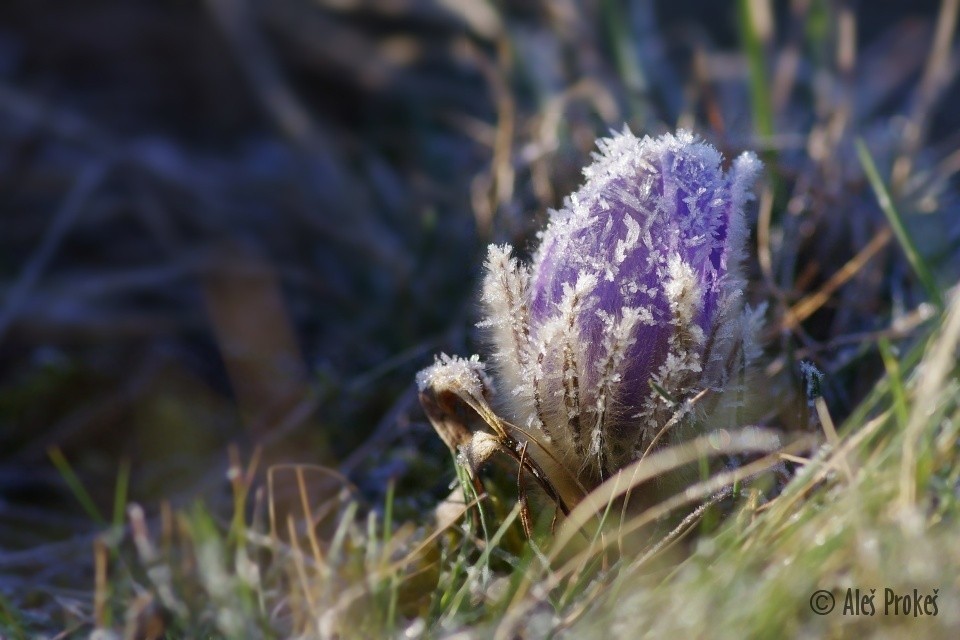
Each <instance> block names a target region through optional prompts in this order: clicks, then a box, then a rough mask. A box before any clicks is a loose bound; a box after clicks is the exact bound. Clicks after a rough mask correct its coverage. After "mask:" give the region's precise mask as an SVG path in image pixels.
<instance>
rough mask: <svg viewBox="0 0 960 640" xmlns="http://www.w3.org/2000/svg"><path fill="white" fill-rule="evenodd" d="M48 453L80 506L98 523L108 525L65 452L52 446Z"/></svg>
mask: <svg viewBox="0 0 960 640" xmlns="http://www.w3.org/2000/svg"><path fill="white" fill-rule="evenodd" d="M47 455H49V456H50V461H51V462H53V466H55V467H56V468H57V471H59V472H60V475H61V476H62V477H63V481H64V482H66V483H67V486H68V487H69V488H70V491H71V493H73V496H74V497H75V498H76V499H77V502H79V503H80V506H81V507H83V510H84V511H86V512H87V515H89V516H90V517H91V518H92V519H93V520H94V522H96V523H97V524H99V525H106V524H107V521H106V520H105V519H104V517H103V515H102V514H101V513H100V510H99V509H98V508H97V503H96V502H94V501H93V498H92V497H91V496H90V494H89V493H88V492H87V490H86V489H85V488H84V486H83V483H82V482H80V478H78V477H77V474H75V473H74V472H73V468H71V467H70V463H69V462H67V458H66V456H64V455H63V452H62V451H60V449H59V447H52V448H51V449H50V450H49V451H48V452H47Z"/></svg>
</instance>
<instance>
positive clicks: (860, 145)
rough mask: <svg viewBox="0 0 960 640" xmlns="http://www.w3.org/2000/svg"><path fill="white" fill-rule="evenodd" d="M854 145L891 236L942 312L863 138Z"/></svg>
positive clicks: (939, 299) (933, 283)
mask: <svg viewBox="0 0 960 640" xmlns="http://www.w3.org/2000/svg"><path fill="white" fill-rule="evenodd" d="M856 145H857V156H859V158H860V164H861V165H862V166H863V171H864V173H866V174H867V180H869V181H870V186H871V187H873V192H874V193H875V194H876V196H877V202H878V203H879V204H880V209H881V210H882V211H883V214H884V215H885V216H886V217H887V222H889V223H890V227H891V228H892V229H893V235H895V236H896V237H897V242H899V243H900V246H901V247H902V248H903V252H904V253H905V254H907V261H909V262H910V266H911V267H913V270H914V272H915V273H916V274H917V278H919V279H920V284H921V285H923V288H924V289H925V290H926V292H927V297H929V298H930V301H931V302H933V303H934V304H935V305H937V308H938V309H939V310H941V311H942V310H943V297H942V296H941V294H940V289H939V288H938V287H937V283H936V281H934V279H933V274H932V273H931V272H930V268H929V267H928V266H927V263H926V262H924V260H923V258H922V257H921V256H920V253H919V252H918V251H917V247H916V245H915V244H914V243H913V239H912V238H911V237H910V234H909V233H907V229H906V227H904V226H903V219H902V218H901V217H900V212H899V211H897V208H896V207H895V206H894V204H893V199H891V198H890V192H889V191H887V186H886V185H885V184H884V183H883V180H882V179H881V178H880V172H878V171H877V165H876V164H875V163H874V161H873V156H871V155H870V150H869V149H867V145H866V144H864V142H863V138H857V140H856Z"/></svg>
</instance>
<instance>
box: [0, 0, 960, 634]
mask: <svg viewBox="0 0 960 640" xmlns="http://www.w3.org/2000/svg"><path fill="white" fill-rule="evenodd" d="M956 21H957V2H955V1H950V0H945V1H943V2H938V1H935V0H929V1H921V2H906V1H904V2H883V3H867V2H860V3H857V2H843V1H839V0H837V1H833V2H828V1H826V0H792V1H790V2H770V1H766V0H739V1H738V2H730V3H720V2H705V1H695V0H674V1H672V2H653V1H648V2H643V1H637V2H624V1H619V0H582V1H576V0H554V1H550V0H540V1H536V0H523V1H520V2H506V1H503V2H485V1H479V0H206V1H200V0H164V1H161V0H137V1H135V2H129V1H121V0H89V1H87V2H83V3H76V2H69V1H66V0H6V1H5V2H3V3H2V5H0V212H2V220H3V232H2V233H0V595H2V600H0V606H2V607H3V608H4V609H10V610H16V611H22V612H24V613H23V615H24V616H25V619H26V620H27V622H28V623H29V624H30V625H35V627H36V628H38V629H45V630H51V629H62V628H65V627H66V628H76V629H86V631H89V626H87V627H84V626H83V625H85V624H86V625H90V624H92V622H91V620H92V616H93V614H92V607H93V604H94V603H93V602H92V598H93V576H94V574H95V573H96V567H95V566H94V562H95V559H96V558H97V557H98V556H96V554H94V552H93V546H94V540H96V539H97V535H98V533H99V532H101V531H102V527H103V524H104V523H109V522H110V521H111V518H110V517H109V515H107V514H110V513H111V512H113V511H114V510H115V503H126V502H127V501H128V500H129V501H135V502H137V503H140V504H143V505H144V508H145V509H146V514H145V515H144V518H145V519H146V520H145V521H146V522H148V523H150V525H151V526H153V525H156V524H157V523H158V522H160V521H161V520H162V514H161V511H162V505H163V504H164V503H165V502H167V503H169V504H171V505H172V507H173V508H174V509H176V508H181V507H185V506H187V505H190V504H191V503H192V501H193V500H194V499H196V498H198V497H202V498H203V499H204V500H205V501H206V503H207V504H209V505H210V507H211V510H212V512H213V513H215V514H219V516H220V517H222V518H229V517H230V516H229V514H230V511H229V509H230V507H232V506H235V503H234V499H235V497H236V490H237V489H236V486H232V487H231V484H230V482H228V480H227V479H226V471H227V469H228V467H229V466H230V464H231V463H230V461H229V459H228V445H231V444H235V445H236V446H237V448H238V450H239V451H240V452H241V453H240V454H239V456H238V458H242V459H244V460H249V459H250V457H251V456H254V452H255V451H259V452H260V453H258V454H256V455H260V456H261V458H260V467H259V468H260V469H263V468H266V467H268V466H269V465H272V464H280V463H309V464H320V465H324V467H326V468H327V469H332V470H337V471H338V472H339V473H342V474H343V475H344V476H345V477H346V478H347V479H349V481H350V482H351V483H352V485H353V486H354V491H355V494H356V497H357V498H358V499H360V500H361V501H362V502H363V503H364V504H367V505H383V504H384V501H385V500H386V496H387V494H388V492H392V493H391V498H390V500H389V501H388V503H389V504H391V505H392V507H391V508H392V509H395V513H393V514H392V517H393V518H395V519H396V520H397V521H398V522H399V521H423V520H425V519H426V518H427V515H428V514H429V513H430V511H431V510H432V508H433V506H434V505H435V504H436V503H437V502H438V501H439V500H440V499H442V498H443V497H444V496H446V494H447V493H448V492H449V484H450V482H451V481H452V480H453V478H454V472H453V468H452V465H451V464H450V461H449V457H448V455H447V453H446V451H445V449H444V447H443V445H442V443H441V442H440V441H439V440H438V439H437V438H436V437H435V436H434V434H433V432H432V429H431V428H430V426H429V425H428V424H427V423H426V422H425V419H424V418H423V415H422V413H421V412H420V411H419V409H418V407H417V403H416V394H415V390H414V388H413V384H412V380H413V374H414V372H415V371H416V370H418V369H419V368H421V367H422V366H424V365H425V364H426V363H428V362H430V360H431V358H432V354H433V353H434V352H437V351H440V350H445V351H447V352H454V353H463V354H467V353H473V352H476V351H478V350H479V345H478V343H477V341H476V335H475V334H474V332H473V330H472V329H471V327H472V324H473V322H474V321H475V320H476V306H475V305H476V303H475V292H476V277H477V274H478V270H479V262H480V257H481V256H482V251H483V250H484V247H485V246H486V244H487V243H488V242H492V241H504V240H506V241H510V242H512V243H513V244H514V245H515V246H517V247H518V248H520V249H521V250H522V251H529V250H531V249H532V248H533V247H535V246H536V245H535V243H536V238H535V233H536V230H537V229H538V228H539V227H540V226H541V225H542V224H543V222H544V220H545V219H546V211H547V209H548V208H550V207H556V206H559V205H560V204H561V201H562V197H563V196H564V195H566V194H567V193H569V192H570V191H572V190H573V188H574V187H575V186H576V185H577V184H578V182H579V171H580V168H581V167H582V166H584V165H585V164H586V163H587V162H588V159H589V153H590V152H591V151H592V150H593V145H594V140H595V138H596V137H597V136H598V135H603V134H605V133H606V132H607V131H608V130H609V129H610V128H620V127H621V126H622V125H623V124H624V123H627V124H629V126H630V127H631V128H632V129H633V131H635V132H637V133H651V134H657V133H660V132H663V131H669V130H673V129H674V128H675V127H677V126H682V127H686V128H690V129H692V130H694V131H695V132H697V133H698V134H700V135H702V136H704V137H705V138H706V139H708V140H709V141H711V142H712V143H713V144H715V145H717V146H718V148H720V149H721V150H722V151H723V152H724V154H725V156H726V157H728V158H729V157H733V156H735V155H736V154H737V153H739V152H740V151H741V150H744V149H755V150H757V151H759V152H761V154H762V156H763V158H764V160H765V162H766V163H767V175H766V178H765V179H764V182H763V185H762V186H761V187H760V188H759V192H760V193H759V206H758V207H757V212H756V217H755V219H754V220H753V221H752V224H753V228H754V234H753V236H752V238H753V240H754V241H755V243H754V246H753V248H752V250H751V253H752V255H751V260H750V263H749V269H750V272H751V288H750V291H749V296H750V298H751V300H752V301H753V302H760V301H768V302H770V303H771V310H770V315H769V320H770V322H769V325H770V330H769V333H768V335H767V336H766V338H767V359H766V361H765V363H764V366H765V369H766V370H765V374H766V376H767V378H768V380H769V385H768V386H769V389H767V390H766V392H765V395H760V396H758V397H757V398H756V399H755V400H754V401H755V402H758V403H764V405H763V406H764V407H769V410H768V411H767V415H766V416H765V419H764V421H763V424H764V425H766V426H771V427H776V428H781V429H785V430H804V429H807V428H808V424H809V411H808V408H807V407H806V403H805V399H804V396H803V391H802V386H803V381H802V380H801V376H800V373H799V366H798V363H799V361H800V360H803V359H806V360H811V361H814V362H816V364H817V366H818V367H819V368H820V369H821V370H822V371H824V372H825V373H826V377H825V382H824V396H825V398H826V400H827V404H828V405H829V409H830V411H831V413H832V415H833V416H834V418H835V419H836V420H837V421H838V422H839V421H842V420H843V419H844V418H846V417H847V416H849V415H850V414H851V413H852V412H854V410H855V408H856V407H858V405H859V404H860V402H861V400H862V399H863V398H865V397H866V396H867V395H868V394H869V393H870V392H871V391H872V390H873V389H874V385H875V384H876V382H877V380H878V379H880V378H881V377H882V376H883V375H884V374H885V372H886V371H887V370H888V369H889V367H887V368H885V367H884V359H883V357H882V356H883V354H882V353H881V351H879V350H878V349H877V348H876V343H877V340H878V338H880V337H884V338H888V339H890V340H893V341H894V342H895V343H896V344H902V345H903V347H904V349H905V350H906V347H908V346H910V345H912V344H913V341H914V338H915V337H916V336H917V328H918V327H922V326H924V323H926V322H928V321H929V320H930V318H931V317H933V316H934V314H935V306H936V305H935V302H936V300H935V298H936V297H938V296H941V295H943V294H942V293H941V292H943V291H946V289H947V287H949V286H951V285H953V284H954V283H955V282H956V281H957V278H958V276H960V199H958V190H957V187H958V178H957V175H958V171H960V151H958V149H960V111H958V110H957V109H956V108H955V107H954V105H956V104H957V100H958V99H960V84H958V83H957V82H956V73H957V69H958V66H957V65H958V55H960V48H958V45H957V43H956V42H955V38H954V34H955V30H956ZM858 139H862V141H863V144H864V145H865V148H866V149H867V154H866V156H867V157H869V159H870V160H871V161H872V162H874V163H875V164H876V167H877V172H878V179H879V180H880V183H882V185H881V186H880V188H881V189H886V190H889V192H890V197H891V202H892V203H893V204H894V205H895V210H896V211H895V217H894V218H893V220H896V221H898V222H900V223H902V226H903V228H904V231H905V233H906V234H907V235H908V237H909V238H911V243H912V244H913V245H915V247H916V251H915V254H916V255H915V256H914V259H913V260H910V259H908V257H907V255H908V254H907V253H904V251H903V243H902V242H901V241H900V237H899V235H897V234H895V233H893V232H891V231H890V228H891V225H890V220H891V218H890V216H889V215H888V214H885V213H884V210H883V208H882V207H881V205H880V201H878V195H877V194H878V191H877V185H876V184H875V185H874V186H871V182H870V176H869V175H868V173H867V172H865V171H864V166H866V165H865V163H864V161H863V158H864V155H863V154H860V155H858V152H857V147H856V140H858ZM917 259H919V261H920V264H921V265H923V266H922V268H921V269H920V272H919V276H918V270H917V267H916V264H917ZM924 270H925V271H926V272H928V273H929V276H928V277H924V275H923V271H924ZM932 292H935V293H932ZM51 452H54V453H53V455H52V456H51ZM54 461H60V462H61V464H60V465H59V467H60V468H59V469H58V465H56V464H54ZM64 465H68V466H69V469H71V470H72V472H73V473H75V474H76V477H77V483H78V485H79V486H83V487H84V488H85V491H86V492H88V493H89V501H88V505H87V508H86V509H84V508H83V506H82V505H81V504H79V501H78V500H77V499H76V498H77V489H76V487H74V488H71V487H70V486H69V483H68V482H66V478H67V477H68V476H69V473H67V474H65V472H64V469H66V468H67V467H66V466H64ZM236 466H237V465H236V464H234V468H236ZM125 469H128V470H129V471H125ZM280 475H283V474H278V480H277V483H278V485H277V486H276V487H274V495H275V496H276V497H277V501H278V504H279V505H280V507H279V508H280V509H287V510H289V511H292V510H295V509H296V508H298V505H299V499H300V498H299V495H300V494H299V490H298V483H297V481H296V478H295V477H294V476H293V475H291V474H287V475H286V476H283V477H282V478H280V477H279V476H280ZM325 477H328V476H322V477H321V476H317V477H315V478H311V479H310V481H309V482H310V484H311V487H312V490H313V491H315V495H314V496H313V498H312V500H314V501H315V502H316V503H317V504H323V503H324V501H325V499H326V498H329V497H330V496H331V495H335V494H336V492H337V491H339V490H340V487H341V486H342V483H341V482H340V480H337V481H336V482H325V481H324V479H323V478H325ZM118 478H119V479H120V481H118ZM118 487H119V488H118ZM391 487H392V489H391ZM121 498H122V499H121ZM284 505H286V506H284ZM374 510H375V511H377V510H380V512H381V516H382V515H383V514H382V509H381V507H380V506H376V507H374ZM93 512H98V513H99V514H102V515H100V518H101V519H102V523H98V522H97V519H96V518H94V517H93V516H92V513H93ZM119 513H120V516H119V521H120V522H122V521H123V509H122V504H121V508H120V511H119ZM112 520H113V521H114V522H115V523H117V517H114V518H113V519H112ZM129 526H130V525H129V524H128V525H127V527H128V528H127V535H130V530H129ZM330 526H333V525H330ZM331 535H333V533H332V532H331ZM71 625H73V627H71ZM31 628H33V627H31Z"/></svg>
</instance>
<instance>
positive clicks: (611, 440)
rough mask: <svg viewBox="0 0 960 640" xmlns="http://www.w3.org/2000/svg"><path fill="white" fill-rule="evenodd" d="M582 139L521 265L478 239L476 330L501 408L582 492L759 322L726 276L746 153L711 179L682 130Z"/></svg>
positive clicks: (715, 157) (733, 352)
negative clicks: (481, 310) (489, 353)
mask: <svg viewBox="0 0 960 640" xmlns="http://www.w3.org/2000/svg"><path fill="white" fill-rule="evenodd" d="M598 145H599V153H596V154H594V162H593V164H592V165H590V166H589V167H587V168H586V169H584V176H585V177H586V182H585V183H584V184H583V186H582V187H581V188H580V189H579V190H578V191H577V192H576V193H574V194H573V195H571V196H570V197H569V198H568V199H567V201H566V202H565V205H564V207H563V208H562V209H561V210H559V211H552V212H551V213H550V222H549V224H548V226H547V228H546V230H545V231H543V232H542V233H541V234H540V239H541V242H540V246H539V248H538V250H537V251H536V253H535V255H534V257H533V262H532V264H531V265H530V266H527V265H525V264H522V263H521V262H520V261H519V260H517V259H516V258H513V257H511V252H512V250H511V248H510V247H509V246H508V245H503V246H491V247H490V249H489V252H488V256H487V261H486V265H485V266H486V276H485V278H484V284H483V295H482V300H483V303H484V307H485V311H486V319H485V320H484V321H483V322H482V323H480V324H481V326H483V327H487V328H488V329H489V332H490V340H491V342H492V345H493V347H494V353H493V358H492V360H493V365H494V373H495V375H494V378H495V380H496V387H497V391H498V392H499V396H500V398H501V404H502V408H503V410H504V411H505V414H506V415H505V417H506V418H507V420H508V421H509V422H510V423H512V424H513V425H515V426H516V427H518V428H519V431H520V432H521V433H525V434H529V438H527V439H528V440H533V441H536V442H537V443H538V444H539V445H540V446H541V447H542V448H543V449H544V450H545V451H546V450H549V451H548V454H543V453H541V455H540V456H539V457H540V459H539V460H538V462H539V463H540V464H541V466H543V467H544V468H545V469H547V470H548V473H549V470H550V467H551V466H556V464H555V462H556V461H559V462H560V464H561V465H562V466H564V467H565V468H566V469H565V472H566V473H567V475H568V476H571V475H572V476H573V477H574V478H576V479H577V480H578V481H579V482H580V483H581V484H583V485H584V486H587V485H595V484H596V482H598V481H599V480H602V479H603V477H605V476H607V475H609V474H611V473H613V472H615V471H616V470H617V469H620V468H622V467H623V466H624V465H626V464H628V463H629V462H632V461H633V460H636V459H638V458H640V457H641V456H642V455H643V454H644V452H645V451H646V449H647V448H648V447H649V446H650V445H651V442H652V441H653V439H654V437H655V435H656V433H657V432H658V431H659V430H660V428H662V427H663V426H664V424H665V423H666V422H667V420H669V419H670V418H671V416H673V415H675V414H676V412H677V410H678V407H679V406H681V405H682V403H683V401H684V400H688V399H689V398H690V397H692V396H693V395H694V394H696V393H698V392H700V391H702V390H704V389H713V390H716V391H722V390H723V389H724V387H725V386H727V385H728V382H729V379H730V377H731V374H732V373H734V370H735V369H736V367H737V366H741V367H742V365H743V363H744V362H745V361H746V360H748V359H749V358H750V357H751V356H752V352H753V351H754V350H755V349H754V347H753V346H752V340H751V337H752V333H753V330H754V328H755V325H756V324H757V322H758V320H759V313H757V312H750V311H749V310H748V311H747V312H744V310H743V300H742V296H743V294H742V291H743V285H744V282H743V278H742V275H741V273H740V263H741V261H742V259H743V252H744V245H745V242H746V237H747V227H746V222H745V219H744V211H743V210H744V205H745V203H746V202H747V201H748V200H749V199H750V198H751V197H752V196H751V194H750V186H751V185H752V183H753V181H754V180H755V178H756V175H757V173H758V172H759V170H760V167H761V165H760V162H759V161H758V160H757V158H756V156H755V155H754V154H752V153H744V154H742V155H741V156H740V157H739V158H737V159H736V160H735V161H734V162H733V166H732V169H731V170H730V172H729V173H724V171H723V170H722V168H721V161H722V158H721V156H720V153H719V152H718V151H717V150H716V149H714V148H713V147H712V146H710V145H708V144H706V143H704V142H702V141H699V140H697V139H696V138H695V137H694V136H693V135H691V134H689V133H687V132H685V131H679V132H678V133H677V134H676V135H675V136H674V135H665V136H662V137H660V138H656V139H653V138H650V137H645V138H643V139H640V138H637V137H635V136H634V135H632V134H631V133H630V132H629V131H628V130H626V129H625V130H624V131H623V132H622V133H620V134H616V135H614V136H613V137H612V138H608V139H602V140H600V141H599V142H598ZM441 366H442V365H441V364H438V365H435V367H434V368H435V369H436V368H437V367H441ZM532 455H534V457H537V455H538V454H537V452H536V451H534V452H532ZM556 484H559V485H563V484H564V483H563V481H562V480H556ZM561 492H563V487H561Z"/></svg>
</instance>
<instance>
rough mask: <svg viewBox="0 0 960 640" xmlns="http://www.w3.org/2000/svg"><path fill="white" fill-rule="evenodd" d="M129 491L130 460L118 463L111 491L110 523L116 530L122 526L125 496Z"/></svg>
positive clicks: (125, 504) (125, 505) (125, 502)
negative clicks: (113, 486)
mask: <svg viewBox="0 0 960 640" xmlns="http://www.w3.org/2000/svg"><path fill="white" fill-rule="evenodd" d="M129 490H130V460H129V459H124V460H122V461H121V462H120V469H119V470H118V471H117V484H116V486H115V488H114V491H113V518H111V520H110V522H111V524H113V526H114V527H115V528H117V529H119V528H120V527H122V526H123V518H124V514H125V513H126V508H127V496H128V495H129Z"/></svg>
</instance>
